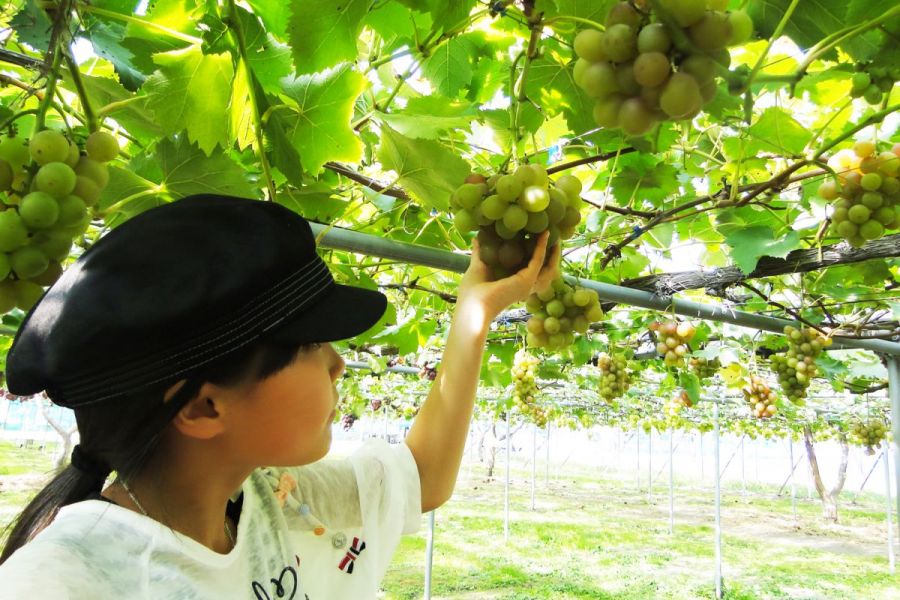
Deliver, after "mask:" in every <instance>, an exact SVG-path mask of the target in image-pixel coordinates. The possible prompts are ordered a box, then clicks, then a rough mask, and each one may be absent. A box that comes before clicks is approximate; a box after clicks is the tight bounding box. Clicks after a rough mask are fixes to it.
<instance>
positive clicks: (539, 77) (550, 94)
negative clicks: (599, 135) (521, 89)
mask: <svg viewBox="0 0 900 600" xmlns="http://www.w3.org/2000/svg"><path fill="white" fill-rule="evenodd" d="M525 92H526V93H527V94H528V97H529V98H530V99H531V100H532V101H534V102H537V103H538V104H539V105H540V106H541V107H542V108H543V109H544V111H545V113H546V115H547V116H548V117H552V116H554V115H557V114H560V113H561V114H562V115H563V116H564V117H565V119H566V123H567V124H568V126H569V129H571V131H572V132H574V133H582V132H584V131H588V130H590V129H593V128H595V127H596V125H595V124H594V119H593V116H592V115H593V111H594V103H593V101H591V99H590V98H588V97H587V94H585V93H584V92H582V91H581V90H580V89H579V88H578V86H576V85H575V80H574V79H573V78H572V70H571V69H570V68H569V66H568V65H565V64H562V63H560V62H557V61H556V60H553V59H552V58H550V57H548V56H547V55H546V54H544V55H541V56H540V57H538V58H536V59H535V60H534V61H532V63H531V66H530V69H529V71H528V78H527V80H526V81H525Z"/></svg>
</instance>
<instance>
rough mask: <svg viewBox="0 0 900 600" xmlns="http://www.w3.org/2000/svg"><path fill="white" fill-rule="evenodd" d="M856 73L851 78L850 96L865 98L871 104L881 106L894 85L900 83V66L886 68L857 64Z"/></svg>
mask: <svg viewBox="0 0 900 600" xmlns="http://www.w3.org/2000/svg"><path fill="white" fill-rule="evenodd" d="M855 68H856V72H855V73H854V74H853V77H851V78H850V96H852V97H853V98H863V99H864V100H865V101H866V102H868V103H869V104H872V105H875V104H881V101H882V99H883V98H884V95H885V94H889V93H890V91H891V90H892V89H893V88H894V84H896V83H897V81H900V66H896V65H895V66H892V67H884V66H874V65H869V64H866V63H856V66H855Z"/></svg>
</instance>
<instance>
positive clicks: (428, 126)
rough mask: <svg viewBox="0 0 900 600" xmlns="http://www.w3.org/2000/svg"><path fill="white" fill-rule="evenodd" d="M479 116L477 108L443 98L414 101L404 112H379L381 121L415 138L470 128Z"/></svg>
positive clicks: (424, 98)
mask: <svg viewBox="0 0 900 600" xmlns="http://www.w3.org/2000/svg"><path fill="white" fill-rule="evenodd" d="M478 117H479V113H478V111H477V110H476V107H475V106H473V105H472V104H469V103H466V102H453V101H451V100H449V99H447V98H444V97H442V96H438V95H434V96H422V97H420V98H412V99H411V100H410V101H409V102H407V104H406V107H404V108H403V110H402V111H398V112H393V113H390V114H385V113H378V114H377V118H378V119H379V120H381V121H383V122H385V123H387V124H388V125H390V126H391V127H392V128H393V129H394V130H395V131H398V132H399V133H402V134H403V135H405V136H408V137H413V138H425V139H436V138H438V137H440V135H441V134H442V133H445V132H447V131H451V130H459V129H468V127H469V124H470V123H471V122H472V121H473V120H476V119H477V118H478Z"/></svg>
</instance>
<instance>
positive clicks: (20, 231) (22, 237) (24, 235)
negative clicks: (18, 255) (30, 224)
mask: <svg viewBox="0 0 900 600" xmlns="http://www.w3.org/2000/svg"><path fill="white" fill-rule="evenodd" d="M27 241H28V229H27V228H26V227H25V223H24V222H23V221H22V218H21V217H20V216H19V213H17V212H16V211H15V210H5V211H3V212H0V252H12V251H13V250H15V249H16V248H19V247H21V246H24V245H25V243H26V242H27Z"/></svg>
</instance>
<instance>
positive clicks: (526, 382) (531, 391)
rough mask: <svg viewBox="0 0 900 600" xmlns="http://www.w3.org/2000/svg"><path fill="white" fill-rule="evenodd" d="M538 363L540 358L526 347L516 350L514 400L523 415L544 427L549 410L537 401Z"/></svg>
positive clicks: (513, 374)
mask: <svg viewBox="0 0 900 600" xmlns="http://www.w3.org/2000/svg"><path fill="white" fill-rule="evenodd" d="M538 364H539V362H538V359H537V358H535V357H534V356H533V355H531V354H529V353H528V352H527V351H525V349H524V348H523V349H522V350H519V351H518V352H516V356H515V358H514V360H513V367H512V371H511V374H512V377H513V400H515V402H516V406H518V407H519V411H520V412H521V413H522V414H523V415H525V416H526V417H528V418H530V419H531V421H532V422H534V424H535V425H537V426H538V427H544V426H546V425H547V412H546V411H545V410H544V409H542V408H541V407H540V406H538V405H537V403H536V398H537V393H538V387H537V380H536V378H535V374H536V372H537V366H538Z"/></svg>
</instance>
